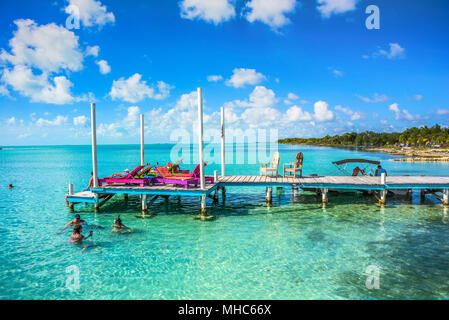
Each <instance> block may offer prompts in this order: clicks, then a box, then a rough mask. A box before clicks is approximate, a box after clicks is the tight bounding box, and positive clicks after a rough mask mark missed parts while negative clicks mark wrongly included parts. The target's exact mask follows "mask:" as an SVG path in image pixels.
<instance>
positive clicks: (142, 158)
mask: <svg viewBox="0 0 449 320" xmlns="http://www.w3.org/2000/svg"><path fill="white" fill-rule="evenodd" d="M140 165H141V166H144V165H145V126H144V117H143V114H141V115H140Z"/></svg>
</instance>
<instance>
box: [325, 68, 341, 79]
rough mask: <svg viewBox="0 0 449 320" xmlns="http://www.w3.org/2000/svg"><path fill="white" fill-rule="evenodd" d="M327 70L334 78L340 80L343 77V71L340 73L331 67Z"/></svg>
mask: <svg viewBox="0 0 449 320" xmlns="http://www.w3.org/2000/svg"><path fill="white" fill-rule="evenodd" d="M328 69H329V71H330V72H331V73H332V74H333V75H334V76H335V77H336V78H341V77H343V75H344V73H343V71H341V70H337V69H335V68H332V67H329V68H328Z"/></svg>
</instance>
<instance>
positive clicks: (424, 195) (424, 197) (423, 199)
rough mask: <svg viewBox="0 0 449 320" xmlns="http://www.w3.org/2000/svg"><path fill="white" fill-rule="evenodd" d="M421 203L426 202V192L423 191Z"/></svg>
mask: <svg viewBox="0 0 449 320" xmlns="http://www.w3.org/2000/svg"><path fill="white" fill-rule="evenodd" d="M420 195H421V202H424V201H425V200H426V190H424V189H421V193H420Z"/></svg>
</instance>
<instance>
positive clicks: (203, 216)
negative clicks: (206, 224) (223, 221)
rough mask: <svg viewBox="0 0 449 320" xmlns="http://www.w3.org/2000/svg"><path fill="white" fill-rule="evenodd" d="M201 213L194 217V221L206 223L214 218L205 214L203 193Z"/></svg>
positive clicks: (204, 195)
mask: <svg viewBox="0 0 449 320" xmlns="http://www.w3.org/2000/svg"><path fill="white" fill-rule="evenodd" d="M200 200H201V213H200V214H199V215H197V216H196V217H195V219H197V220H202V221H207V220H211V219H213V218H214V216H212V215H209V214H208V213H207V208H206V194H205V193H204V194H203V195H202V196H201V197H200Z"/></svg>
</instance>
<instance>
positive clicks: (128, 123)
mask: <svg viewBox="0 0 449 320" xmlns="http://www.w3.org/2000/svg"><path fill="white" fill-rule="evenodd" d="M139 114H140V108H139V107H138V106H131V107H128V109H127V114H126V116H125V117H124V118H123V120H121V121H117V122H113V123H108V124H107V123H100V125H99V126H98V129H97V133H98V134H99V135H101V136H111V137H123V136H125V135H129V134H131V135H136V134H137V133H138V131H139V128H138V126H137V124H138V120H139Z"/></svg>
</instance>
